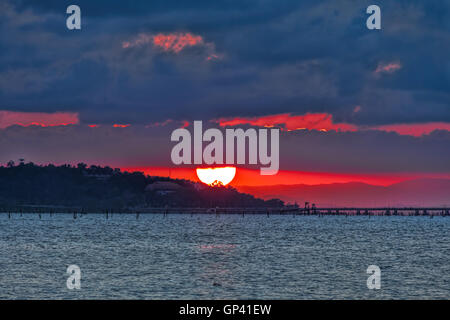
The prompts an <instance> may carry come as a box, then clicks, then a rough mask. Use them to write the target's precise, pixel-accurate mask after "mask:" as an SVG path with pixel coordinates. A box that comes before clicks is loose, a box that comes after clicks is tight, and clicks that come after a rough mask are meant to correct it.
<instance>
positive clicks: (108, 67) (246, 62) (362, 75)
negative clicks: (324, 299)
mask: <svg viewBox="0 0 450 320" xmlns="http://www.w3.org/2000/svg"><path fill="white" fill-rule="evenodd" d="M71 4H77V5H79V6H80V8H81V26H82V28H81V30H68V29H67V28H66V18H67V17H68V15H67V14H66V8H67V7H68V6H69V5H71ZM371 4H378V5H379V6H380V7H381V17H382V20H381V26H382V28H381V30H368V29H367V27H366V19H367V17H368V14H366V8H367V6H369V5H371ZM0 49H1V50H0V150H1V153H0V163H1V164H5V163H6V162H7V161H9V160H15V161H17V159H19V158H24V159H25V160H26V161H32V162H35V163H42V164H45V163H56V164H63V163H72V164H76V163H78V162H85V163H88V164H103V165H110V166H113V167H120V168H123V169H127V170H133V169H140V170H143V171H146V172H147V173H149V174H152V173H154V172H158V173H160V174H164V172H170V174H171V175H174V176H178V177H188V178H189V177H191V175H192V173H193V171H192V170H191V169H190V168H189V169H188V168H177V167H175V166H174V165H172V163H171V161H170V150H171V147H172V146H173V144H171V142H170V134H171V132H172V131H173V130H174V129H176V128H179V127H186V128H190V127H192V122H193V121H194V120H203V121H204V122H205V123H207V125H208V126H211V127H214V126H215V127H219V128H222V129H225V128H227V127H230V126H239V127H243V128H248V127H250V126H253V127H254V126H257V127H269V126H273V127H278V128H280V129H281V135H280V174H279V175H277V176H267V177H261V176H258V175H256V174H254V172H252V171H251V169H254V168H247V169H246V170H250V171H245V170H241V179H240V180H237V181H240V182H239V183H240V184H253V185H259V184H275V183H286V184H290V183H302V182H304V183H309V184H314V183H327V182H342V181H364V182H369V183H374V184H384V185H386V184H389V183H394V182H398V181H401V180H402V179H406V178H415V177H445V178H448V177H449V175H450V161H449V160H448V159H449V158H450V58H449V57H450V2H449V1H445V0H441V1H440V0H436V1H426V0H424V1H419V0H408V1H402V0H396V1H382V2H381V1H380V2H379V3H376V1H375V2H374V1H345V0H344V1H331V0H328V1H317V0H315V1H300V0H295V1H289V0H284V1H274V0H272V1H269V0H254V1H247V0H241V1H229V0H227V1H203V0H199V1H189V2H184V3H181V2H180V1H167V0H165V1H137V0H136V1H127V2H125V1H111V0H110V1H106V0H95V1H93V0H90V1H86V0H77V1H72V0H71V1H65V0H48V1H39V2H37V1H31V0H29V1H28V0H15V1H12V0H0ZM246 172H247V173H248V174H244V173H246ZM237 178H238V177H237ZM237 178H236V179H237Z"/></svg>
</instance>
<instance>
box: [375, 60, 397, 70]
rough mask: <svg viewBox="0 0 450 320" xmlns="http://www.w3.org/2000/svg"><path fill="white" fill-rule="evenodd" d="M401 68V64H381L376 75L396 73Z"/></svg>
mask: <svg viewBox="0 0 450 320" xmlns="http://www.w3.org/2000/svg"><path fill="white" fill-rule="evenodd" d="M401 68H402V65H401V64H400V62H389V63H379V64H378V67H377V69H376V70H375V73H394V72H395V71H397V70H399V69H401Z"/></svg>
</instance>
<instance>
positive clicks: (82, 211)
mask: <svg viewBox="0 0 450 320" xmlns="http://www.w3.org/2000/svg"><path fill="white" fill-rule="evenodd" d="M1 213H3V214H6V215H7V216H8V218H11V217H12V216H14V215H17V214H20V215H22V214H37V215H38V216H39V217H41V215H42V214H50V216H53V215H54V214H64V213H65V214H72V215H73V217H74V219H76V218H77V217H78V216H83V215H86V214H103V215H105V217H106V218H111V217H113V215H116V214H117V215H120V214H134V215H136V218H139V215H140V214H164V215H167V214H190V215H194V214H215V215H221V214H239V215H243V216H245V215H252V214H263V215H267V216H270V215H294V216H297V215H300V216H319V217H322V216H429V217H434V216H443V217H450V208H447V207H427V208H422V207H368V208H362V207H329V208H328V207H327V208H320V207H315V206H312V207H305V208H298V207H277V208H243V207H242V208H219V207H215V208H182V207H181V208H179V207H158V208H134V209H102V210H99V209H88V208H80V207H53V206H36V207H34V206H26V207H16V208H0V214H1Z"/></svg>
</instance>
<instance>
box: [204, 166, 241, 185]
mask: <svg viewBox="0 0 450 320" xmlns="http://www.w3.org/2000/svg"><path fill="white" fill-rule="evenodd" d="M196 172H197V177H198V178H199V179H200V181H201V182H203V183H204V184H207V185H210V186H215V185H223V186H226V185H227V184H229V183H230V182H231V181H232V180H233V178H234V176H235V175H236V168H235V167H221V168H197V170H196Z"/></svg>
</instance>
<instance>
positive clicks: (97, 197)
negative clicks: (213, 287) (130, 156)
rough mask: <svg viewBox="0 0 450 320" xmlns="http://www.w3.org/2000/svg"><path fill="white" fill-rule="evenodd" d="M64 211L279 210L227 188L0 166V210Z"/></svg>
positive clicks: (82, 167)
mask: <svg viewBox="0 0 450 320" xmlns="http://www.w3.org/2000/svg"><path fill="white" fill-rule="evenodd" d="M18 206H66V207H78V208H84V209H86V210H89V211H94V210H103V209H114V210H123V209H138V208H148V207H165V206H169V207H203V208H205V207H206V208H207V207H279V206H283V202H282V201H280V200H277V199H272V200H262V199H257V198H255V197H254V196H252V195H249V194H243V193H240V192H238V191H237V190H235V189H234V188H231V187H223V186H217V187H208V186H206V185H203V184H200V183H195V182H192V181H188V180H176V179H170V178H164V177H153V176H148V175H144V174H143V173H141V172H122V171H121V170H120V169H113V168H110V167H107V166H106V167H101V166H95V165H93V166H90V167H88V166H87V165H86V164H83V163H80V164H78V165H77V166H72V165H61V166H55V165H52V164H49V165H46V166H39V165H35V164H33V163H20V164H19V165H15V164H14V163H12V162H10V163H8V165H7V166H0V208H11V207H18Z"/></svg>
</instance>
